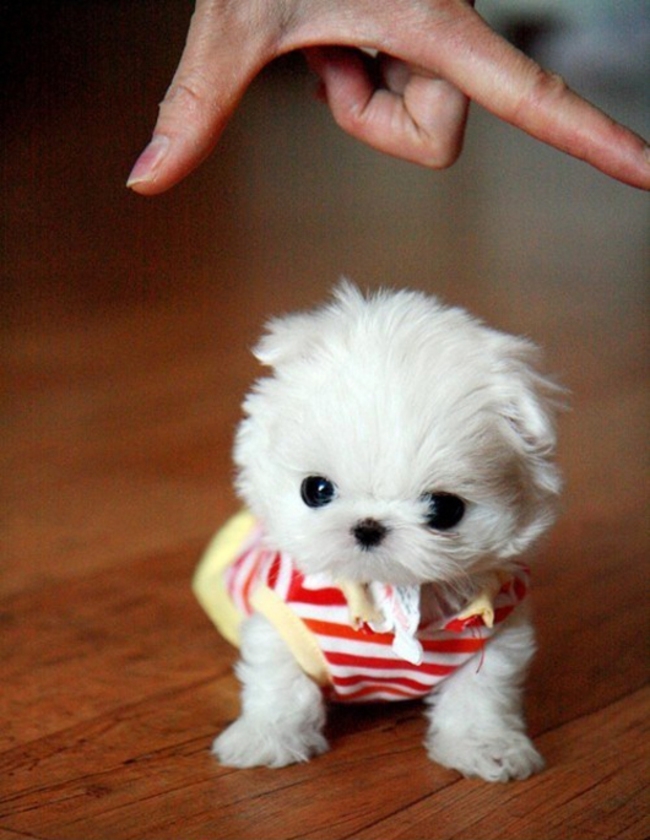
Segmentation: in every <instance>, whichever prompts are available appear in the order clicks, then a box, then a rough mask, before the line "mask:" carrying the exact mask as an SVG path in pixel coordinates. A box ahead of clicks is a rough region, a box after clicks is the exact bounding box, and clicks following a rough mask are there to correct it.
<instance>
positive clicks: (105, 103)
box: [0, 0, 650, 840]
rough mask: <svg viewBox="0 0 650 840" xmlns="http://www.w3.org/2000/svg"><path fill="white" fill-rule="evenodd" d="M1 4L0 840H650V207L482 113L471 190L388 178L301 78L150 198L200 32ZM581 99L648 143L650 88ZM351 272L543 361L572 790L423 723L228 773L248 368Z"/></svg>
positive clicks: (363, 722) (546, 683)
mask: <svg viewBox="0 0 650 840" xmlns="http://www.w3.org/2000/svg"><path fill="white" fill-rule="evenodd" d="M6 5H7V6H12V7H13V8H11V9H9V8H6V9H3V11H2V14H3V15H4V19H3V23H4V24H6V25H5V26H3V27H0V28H3V31H4V34H5V41H6V43H5V44H4V45H3V46H4V47H6V50H5V55H6V56H7V60H6V63H5V69H4V71H3V77H2V84H3V92H4V93H5V94H6V95H5V97H4V101H5V104H6V110H5V120H4V125H3V151H2V190H1V191H0V204H1V205H2V220H3V227H2V243H1V244H2V283H1V284H0V311H1V312H2V324H1V334H2V376H3V380H2V382H3V387H2V446H1V449H0V494H1V520H0V525H1V534H0V539H1V552H2V554H1V568H0V661H1V662H2V680H1V686H0V716H1V719H2V722H3V726H2V730H1V731H0V837H2V838H8V840H11V838H15V840H17V839H18V838H27V837H29V838H39V839H40V840H59V838H60V839H61V840H77V838H78V839H79V840H82V838H83V840H88V838H91V840H105V838H111V840H126V839H127V838H138V840H146V838H152V840H160V838H177V837H183V838H184V840H192V838H197V840H198V838H206V837H210V838H214V839H215V840H217V838H224V840H225V839H226V838H227V839H228V840H233V838H236V840H246V838H253V837H254V838H258V837H260V836H263V837H265V838H269V840H276V839H277V840H289V838H301V840H304V838H310V840H316V838H326V840H343V838H358V839H359V840H361V839H362V838H378V837H381V838H382V840H393V838H409V840H413V838H415V839H416V840H423V838H436V840H452V838H454V840H464V839H465V838H466V840H469V839H470V838H471V840H482V838H485V839H486V840H487V838H499V840H540V839H541V838H544V840H553V839H554V838H561V839H562V840H566V838H569V840H582V839H583V838H584V840H604V839H605V838H626V840H643V838H645V837H647V836H649V835H650V823H649V819H648V810H649V809H648V806H649V804H650V803H649V801H648V769H649V768H648V738H647V731H646V730H647V722H646V721H647V718H648V708H649V705H650V704H649V695H648V689H647V683H648V657H647V652H648V646H647V641H648V632H647V631H648V625H647V619H646V615H645V610H644V604H645V600H646V599H645V597H644V595H645V593H646V592H647V581H648V577H647V557H648V530H647V511H648V489H647V467H646V464H647V453H648V447H647V443H648V441H647V419H648V400H647V384H648V365H647V361H648V354H647V349H648V330H647V281H648V244H647V243H648V237H647V234H648V221H649V216H648V210H649V207H648V202H647V196H646V195H643V194H641V193H638V192H636V191H634V190H631V189H629V188H626V187H623V186H620V185H618V184H615V183H613V182H611V181H608V180H607V179H606V178H604V177H603V176H601V175H598V174H597V173H595V172H592V171H590V170H589V169H588V168H586V167H585V166H583V165H582V164H580V163H579V162H577V161H573V160H570V159H568V158H565V157H563V156H561V155H560V154H559V153H557V152H554V151H552V150H549V149H546V148H544V147H542V146H540V145H539V144H536V143H534V142H533V141H531V140H530V139H528V138H525V137H523V136H521V135H519V134H518V133H517V132H516V131H514V130H513V129H510V128H507V127H505V126H502V125H499V124H497V123H496V122H495V121H494V120H492V119H490V118H488V117H486V116H485V115H484V114H482V113H480V112H478V111H476V112H474V113H473V114H472V118H471V121H470V128H469V133H468V138H467V144H466V150H465V152H464V155H463V158H462V160H461V161H460V162H459V163H458V164H457V165H456V166H455V167H454V168H453V169H452V170H450V171H448V172H444V173H430V172H424V171H422V170H419V169H416V168H415V167H412V166H410V165H407V164H403V163H400V162H398V161H392V160H389V159H387V158H384V157H382V156H381V155H377V154H375V153H373V152H371V151H369V150H366V149H364V148H362V147H361V146H359V145H358V144H356V143H355V142H354V141H352V140H349V139H348V138H346V137H345V136H343V135H342V134H341V133H340V132H339V131H338V130H337V129H336V128H335V127H334V126H333V125H332V123H331V119H330V117H329V115H328V113H327V111H326V110H325V109H323V108H322V107H321V106H320V105H319V104H318V103H317V102H315V101H314V100H313V98H312V97H311V89H312V86H313V81H312V80H311V79H309V77H308V76H307V75H306V73H305V71H304V68H303V67H302V65H301V64H300V63H299V61H297V60H295V61H294V60H290V61H285V62H282V63H280V64H278V66H277V67H274V68H271V69H270V70H269V71H267V72H265V73H264V74H263V76H262V77H261V78H260V79H259V80H258V82H257V83H256V84H255V86H254V87H253V88H252V89H251V91H250V92H249V93H248V94H247V97H246V99H245V101H244V104H243V106H242V108H241V109H240V111H239V113H238V115H237V117H236V118H235V120H234V121H233V123H232V125H231V126H230V127H229V129H228V131H227V132H226V135H225V136H224V138H223V140H222V142H221V144H220V145H219V147H218V150H217V152H216V153H215V155H213V157H212V158H211V159H210V160H209V161H208V162H207V163H206V164H205V165H204V166H203V167H202V168H201V169H200V170H199V171H198V172H197V173H196V174H195V175H193V176H192V177H191V178H189V179H188V180H187V181H186V182H185V183H184V184H182V185H180V186H179V187H178V188H177V189H176V190H174V191H173V192H172V193H170V194H169V195H165V196H161V197H159V198H157V199H155V200H153V201H149V200H144V199H142V198H137V197H136V196H134V195H131V194H129V193H128V192H127V191H126V190H125V188H124V186H123V183H124V180H125V178H126V175H127V173H128V170H129V167H130V165H131V163H132V161H133V159H134V158H135V156H136V154H137V152H138V151H139V149H140V148H141V146H142V145H143V144H144V142H145V141H146V139H147V132H148V131H149V128H150V126H151V122H152V120H153V118H154V115H155V109H156V103H157V101H158V99H159V98H160V96H161V93H162V91H163V90H164V87H165V85H166V84H167V82H168V80H169V78H170V75H171V72H172V70H173V68H174V66H175V63H176V60H177V57H178V52H179V50H180V48H181V45H182V41H183V37H184V32H185V27H186V23H187V20H188V17H189V14H190V12H191V6H192V4H191V3H190V2H171V0H159V2H153V0H147V2H142V3H128V2H114V3H110V2H100V1H99V0H97V2H92V3H87V4H78V3H74V2H71V0H69V1H68V2H65V1H63V2H58V3H54V2H52V3H47V4H38V6H39V8H38V10H36V4H6ZM7 33H11V35H10V36H7ZM612 84H613V85H614V83H612ZM590 93H591V95H592V98H595V99H596V100H597V101H598V102H599V103H600V104H601V105H603V107H605V108H608V109H610V110H612V111H613V113H615V115H617V116H619V117H620V118H622V119H625V120H627V121H628V122H630V123H631V124H632V125H633V126H634V127H635V128H637V130H639V131H640V132H641V133H644V132H645V133H646V134H648V133H650V132H649V131H648V114H647V112H644V111H643V109H642V108H641V101H642V98H641V97H640V96H639V95H637V93H635V91H634V89H633V88H626V89H623V88H620V89H619V88H617V87H616V86H615V85H614V86H613V88H612V92H611V94H612V95H611V96H610V92H609V91H608V89H607V88H601V89H599V88H595V89H594V90H593V91H590ZM342 273H345V274H348V275H350V276H352V277H354V278H355V279H356V280H358V281H359V282H360V283H361V284H362V285H369V286H376V285H379V284H384V283H388V284H394V285H402V284H403V285H410V286H415V287H417V288H422V289H424V290H426V291H431V292H436V293H438V294H440V295H441V296H442V297H443V298H444V299H446V300H447V301H449V302H451V303H458V304H461V305H463V306H466V307H468V308H470V309H472V310H473V311H474V312H476V313H477V314H478V315H480V316H482V317H484V318H485V319H486V320H488V321H489V322H490V323H492V324H493V325H495V326H497V327H501V328H504V329H508V330H511V331H515V332H518V333H522V334H525V335H528V336H530V337H531V338H533V339H534V340H535V341H537V342H538V343H540V344H541V345H542V346H543V347H544V349H545V353H546V357H547V361H548V366H549V367H550V368H551V369H552V370H554V371H557V373H558V376H559V378H560V380H561V381H562V382H563V383H564V384H565V385H566V386H567V387H568V388H569V390H570V392H571V410H570V411H569V412H568V413H566V414H565V415H564V416H563V418H562V420H561V429H560V433H561V445H560V453H559V457H560V461H561V464H562V468H563V471H564V474H565V478H566V489H565V493H564V503H563V510H562V513H561V516H560V519H559V521H558V523H557V525H556V527H555V529H554V531H553V532H552V534H551V535H550V536H549V538H548V539H547V540H545V541H544V542H543V544H542V545H541V546H540V548H539V550H538V552H537V557H536V558H535V562H534V566H535V571H534V590H533V596H532V597H533V605H534V610H535V615H536V623H537V627H538V635H539V643H540V651H539V654H538V657H537V659H536V662H535V665H534V667H533V670H532V673H531V676H530V680H529V691H528V701H527V702H528V713H529V720H530V724H531V731H532V733H533V735H534V737H535V739H536V741H537V743H538V745H539V747H540V749H541V751H542V752H543V753H544V755H545V757H546V759H547V764H548V767H547V769H546V770H545V771H544V772H543V773H542V774H540V775H539V776H537V777H535V778H533V779H530V780H528V781H526V782H522V783H515V784H511V785H506V786H500V785H499V786H491V785H487V784H485V783H481V782H476V781H467V780H464V779H461V778H460V777H459V776H458V775H457V774H456V773H453V772H451V771H447V770H444V769H442V768H439V767H437V766H435V765H433V764H432V763H431V762H429V761H428V760H427V758H426V756H425V753H424V750H423V748H422V746H421V742H422V739H423V735H424V721H423V718H422V714H421V708H420V706H419V705H418V704H404V705H402V704H395V705H386V706H379V707H366V708H361V707H360V708H354V709H345V708H336V709H333V710H332V714H331V717H330V720H329V723H328V734H329V738H330V742H331V750H330V752H329V753H328V754H327V755H325V756H323V757H321V758H319V759H318V760H316V761H313V762H311V763H309V764H305V765H299V766H295V767H290V768H286V769H284V770H281V771H270V770H266V769H258V770H250V771H233V770H229V769H224V768H222V767H220V766H219V765H218V764H217V763H216V762H215V761H214V760H213V758H212V757H211V755H210V753H209V746H210V743H211V740H212V738H213V737H214V735H215V734H216V733H217V732H218V731H220V730H221V729H222V728H223V726H225V725H226V724H227V723H228V722H229V721H230V720H232V719H233V718H234V717H235V716H236V714H237V711H238V703H239V700H238V686H237V683H236V680H235V678H234V676H233V674H232V665H233V663H234V659H235V652H234V651H233V650H232V649H231V648H230V647H229V646H228V645H227V643H226V642H224V641H223V640H222V639H221V638H220V637H219V636H218V635H217V634H216V633H215V631H214V629H213V628H212V626H211V625H210V623H209V622H208V620H207V619H206V618H205V616H204V615H203V613H202V612H201V610H200V608H199V606H198V604H197V603H196V602H195V600H194V598H193V596H192V594H191V592H190V588H189V582H190V578H191V575H192V571H193V568H194V566H195V564H196V562H197V559H198V557H199V555H200V553H201V551H202V549H203V547H204V546H205V544H206V543H207V540H208V539H209V537H210V535H211V534H212V532H213V531H214V530H215V529H216V528H217V527H218V526H219V524H220V523H221V522H222V521H223V520H224V519H225V518H226V517H227V516H228V515H229V514H230V513H232V512H233V511H234V510H235V509H236V507H237V501H236V499H235V497H234V494H233V491H232V463H231V455H230V448H231V442H232V434H233V429H234V426H235V424H236V422H237V420H238V418H239V414H240V409H239V405H240V402H241V398H242V396H243V394H244V392H245V390H246V389H247V388H248V387H249V385H250V382H251V381H252V379H253V377H254V376H255V375H257V369H256V366H255V363H254V360H253V359H252V357H251V355H250V352H249V348H250V346H251V344H252V343H253V341H254V340H255V338H256V336H257V335H258V333H259V331H260V328H261V325H262V323H263V321H264V319H265V318H266V317H268V316H269V315H272V314H278V313H281V312H284V311H287V310H291V309H294V308H297V307H305V306H309V305H311V304H312V303H314V302H315V301H317V300H321V299H322V298H323V297H324V296H325V295H326V293H327V291H328V289H329V287H330V286H331V285H332V284H333V283H334V282H335V280H336V279H337V277H338V275H339V274H342Z"/></svg>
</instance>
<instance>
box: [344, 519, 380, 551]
mask: <svg viewBox="0 0 650 840" xmlns="http://www.w3.org/2000/svg"><path fill="white" fill-rule="evenodd" d="M387 533H388V528H387V527H386V526H385V525H383V524H382V523H381V522H378V521H377V520H376V519H361V520H360V521H359V522H357V524H356V525H355V526H354V528H352V534H353V536H354V538H355V540H356V541H357V542H358V543H359V545H360V546H361V548H376V547H377V546H378V545H379V544H380V543H381V542H382V541H383V539H384V537H385V536H386V534H387Z"/></svg>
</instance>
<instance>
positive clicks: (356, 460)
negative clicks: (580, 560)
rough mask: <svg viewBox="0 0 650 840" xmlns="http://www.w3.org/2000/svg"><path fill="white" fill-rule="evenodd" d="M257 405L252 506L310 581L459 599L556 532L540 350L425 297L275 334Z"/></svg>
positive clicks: (284, 322)
mask: <svg viewBox="0 0 650 840" xmlns="http://www.w3.org/2000/svg"><path fill="white" fill-rule="evenodd" d="M255 353H256V356H257V357H258V358H259V360H260V361H261V362H262V363H263V364H265V365H267V366H269V367H270V368H271V369H272V375H271V376H269V377H267V378H263V379H261V380H259V381H258V382H257V383H256V385H255V387H254V389H253V391H252V392H251V394H250V395H249V396H248V397H247V399H246V401H245V403H244V410H245V414H246V417H245V419H244V420H243V421H242V423H241V425H240V427H239V430H238V434H237V439H236V445H235V461H236V464H237V466H238V481H237V486H238V490H239V492H240V494H241V496H242V498H243V499H244V501H245V502H246V504H247V505H248V506H249V508H250V509H251V510H252V512H253V513H254V514H256V515H257V516H258V517H259V518H260V519H261V520H262V521H263V523H264V525H265V527H266V530H267V533H268V535H269V538H270V540H271V542H272V544H273V545H274V546H276V547H277V548H279V549H282V550H285V551H287V552H289V553H290V554H291V555H292V556H293V557H294V559H295V561H296V563H297V564H298V566H299V567H300V568H301V569H302V570H303V571H304V572H307V573H314V572H327V573H329V574H331V575H332V576H333V577H334V578H335V579H336V578H340V579H349V580H356V581H360V582H370V581H373V580H378V581H383V582H390V583H395V584H402V583H403V584H407V583H424V582H429V581H431V582H441V583H449V584H454V582H456V581H458V580H459V579H462V578H467V577H470V576H472V575H473V574H474V573H479V572H483V571H487V570H488V569H490V568H492V567H494V566H498V565H503V562H504V558H508V557H512V556H513V555H515V554H518V553H520V552H521V551H523V550H524V549H525V548H526V547H527V546H528V545H529V544H530V543H531V542H532V541H533V539H534V538H535V537H536V536H538V535H539V534H540V533H541V532H542V531H543V530H544V529H545V528H546V527H547V526H548V525H549V523H550V521H551V519H552V511H553V501H554V498H555V497H556V495H557V493H558V490H559V483H560V482H559V477H558V474H557V471H556V469H555V467H554V466H553V463H552V460H551V456H552V454H553V450H554V445H555V431H554V423H553V415H554V406H555V400H554V397H555V396H556V394H557V388H555V387H554V386H553V385H552V384H551V383H550V382H549V381H547V380H545V379H544V378H543V377H542V376H541V375H540V374H539V373H537V372H536V370H535V369H534V367H533V364H534V361H535V357H536V350H535V348H534V347H533V346H532V345H531V344H530V343H529V342H527V341H525V340H523V339H520V338H515V337H513V336H509V335H505V334H503V333H500V332H496V331H495V330H492V329H489V328H488V327H486V326H483V325H482V324H481V323H479V322H478V321H476V320H475V319H473V318H472V317H470V316H469V315H468V314H467V313H465V312H464V311H462V310H460V309H455V308H446V307H443V306H442V305H440V304H439V303H438V302H437V301H436V300H435V299H433V298H430V297H427V296H425V295H423V294H420V293H417V292H408V291H399V292H387V291H384V292H379V293H377V294H375V295H374V296H371V297H369V298H365V297H364V296H363V295H361V293H360V292H359V291H358V290H357V289H356V288H355V287H353V286H351V285H350V284H347V283H344V284H342V285H341V286H340V287H339V288H338V289H337V291H336V293H335V297H334V300H333V302H332V303H331V305H329V306H326V307H324V308H322V309H319V310H316V311H314V312H312V313H307V314H298V315H292V316H289V317H285V318H280V319H276V320H273V321H271V322H270V323H269V325H268V329H267V333H266V335H265V336H264V337H263V338H262V340H261V341H260V343H259V344H258V346H257V348H256V350H255Z"/></svg>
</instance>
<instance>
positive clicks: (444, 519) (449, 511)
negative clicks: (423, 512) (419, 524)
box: [422, 493, 465, 531]
mask: <svg viewBox="0 0 650 840" xmlns="http://www.w3.org/2000/svg"><path fill="white" fill-rule="evenodd" d="M422 498H423V500H424V501H425V502H426V503H427V525H428V526H429V527H430V528H433V529H434V530H436V531H448V530H449V529H450V528H453V527H454V525H458V523H459V522H460V520H461V519H462V518H463V516H464V514H465V502H464V501H463V500H462V499H459V498H458V496H454V495H453V493H425V494H424V496H423V497H422Z"/></svg>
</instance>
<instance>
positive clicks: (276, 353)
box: [253, 313, 317, 367]
mask: <svg viewBox="0 0 650 840" xmlns="http://www.w3.org/2000/svg"><path fill="white" fill-rule="evenodd" d="M316 341H317V336H316V335H315V332H314V318H313V317H312V316H310V315H305V314H300V313H298V314H296V315H286V316H284V317H282V318H272V319H271V320H270V321H269V322H268V323H267V324H266V333H265V334H264V335H263V336H262V338H261V339H260V340H259V341H258V343H257V344H256V345H255V347H253V355H254V356H255V358H256V359H257V360H258V361H260V362H261V363H262V364H263V365H268V366H269V367H276V366H277V365H279V364H282V363H283V362H287V361H291V360H293V359H298V358H300V357H301V356H302V357H305V356H307V355H309V350H310V348H311V347H313V346H314V344H315V343H316Z"/></svg>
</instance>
